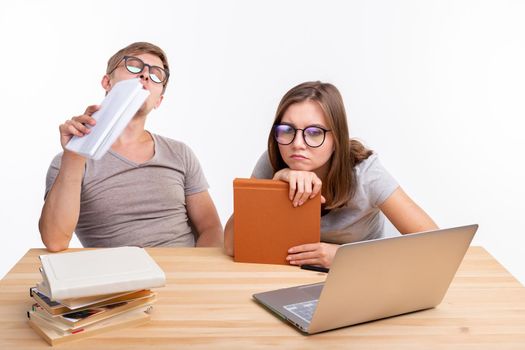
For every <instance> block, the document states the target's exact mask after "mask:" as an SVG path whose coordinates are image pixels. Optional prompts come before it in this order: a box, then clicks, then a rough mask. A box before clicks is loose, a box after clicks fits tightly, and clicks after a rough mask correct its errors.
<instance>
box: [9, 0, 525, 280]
mask: <svg viewBox="0 0 525 350" xmlns="http://www.w3.org/2000/svg"><path fill="white" fill-rule="evenodd" d="M523 18H525V2H523V1H518V0H516V1H502V0H494V1H482V0H472V1H462V0H451V1H438V0H436V1H428V0H412V1H410V0H406V1H390V0H376V1H191V2H190V1H187V2H175V1H133V0H127V1H97V0H95V1H94V0H90V1H84V2H78V1H63V2H62V1H36V0H35V1H27V0H26V1H21V0H17V1H5V2H2V5H1V6H0V39H1V40H0V42H1V45H2V50H1V54H0V67H1V72H2V76H3V81H2V84H0V100H1V104H2V112H1V120H2V126H1V130H2V137H1V138H0V150H1V155H2V157H1V164H2V171H0V194H1V197H0V209H1V210H0V215H1V216H0V219H1V221H0V223H1V226H0V227H1V229H2V234H1V236H0V240H1V242H0V276H2V275H4V274H5V273H7V271H8V270H9V269H10V268H11V267H12V265H13V264H14V263H15V262H16V261H17V260H18V259H19V258H20V256H21V255H22V254H24V253H25V251H26V250H27V249H28V248H31V247H42V246H43V245H42V243H41V241H40V236H39V233H38V228H37V222H38V218H39V215H40V210H41V207H42V204H43V192H44V180H45V174H46V171H47V168H48V165H49V162H50V160H51V159H52V157H53V156H54V155H55V154H56V153H58V152H59V151H60V144H59V135H58V125H59V124H60V123H61V122H62V121H63V120H65V119H68V118H70V117H71V116H73V115H78V114H80V113H81V112H83V111H84V109H85V107H86V106H87V105H89V104H94V103H99V102H100V101H101V99H102V98H103V90H102V88H101V87H100V84H99V82H100V79H101V77H102V74H103V72H104V69H105V65H106V61H107V59H108V58H109V56H111V55H112V54H113V53H114V52H115V51H116V50H118V49H120V48H121V47H123V46H125V45H127V44H129V43H131V42H133V41H144V40H145V41H151V42H153V43H156V44H158V45H160V46H161V47H162V48H164V50H165V51H166V52H167V53H168V56H169V58H170V63H171V66H172V79H171V82H170V85H169V86H168V90H167V92H166V96H165V100H164V103H163V105H162V106H161V108H160V109H159V110H157V111H155V112H154V113H153V114H152V115H151V116H150V119H149V121H148V124H147V127H148V129H149V130H151V131H153V132H156V133H160V134H162V135H165V136H169V137H172V138H175V139H178V140H182V141H184V142H186V143H188V144H189V145H190V146H191V147H192V148H193V150H194V151H195V153H196V154H197V155H198V157H199V159H200V161H201V163H202V166H203V168H204V171H205V173H206V175H207V178H208V181H209V183H210V186H211V189H210V192H211V194H212V196H213V199H214V200H215V203H216V205H217V207H218V210H219V214H220V216H221V219H222V221H223V224H224V223H225V220H226V219H227V217H228V216H229V214H230V213H231V210H232V180H233V178H234V177H247V176H249V175H250V173H251V170H252V167H253V166H254V164H255V161H256V159H257V158H258V157H259V155H260V153H261V152H262V151H263V150H264V149H265V144H266V136H267V132H268V130H269V127H270V124H271V122H272V119H273V114H274V112H275V108H276V107H277V104H278V102H279V99H280V97H281V96H282V95H283V94H284V93H285V92H286V91H287V90H288V89H289V88H291V87H292V86H294V85H296V84H298V83H300V82H303V81H307V80H318V79H320V80H323V81H328V82H332V83H334V84H335V85H336V86H337V87H339V89H340V90H341V93H342V94H343V97H344V99H345V102H346V107H347V111H348V115H349V123H350V128H351V130H350V132H351V134H352V135H353V136H356V137H359V138H360V139H361V140H363V141H364V142H365V143H366V144H367V145H368V146H369V147H371V148H372V149H374V150H376V151H377V152H378V153H379V154H380V156H381V159H382V162H383V164H384V165H385V166H386V167H387V168H388V169H389V170H390V172H391V173H392V174H393V175H394V176H395V177H396V178H397V179H398V181H399V182H400V183H401V184H402V186H403V187H404V188H405V190H406V191H407V192H408V193H409V194H410V195H411V196H412V197H413V198H414V199H415V200H416V201H417V202H418V203H419V204H420V205H421V206H422V207H423V208H424V209H425V210H426V211H427V212H428V213H429V214H430V215H431V216H432V217H433V218H434V219H435V220H436V222H437V223H438V224H439V225H440V226H442V227H447V226H454V225H463V224H470V223H479V224H480V229H479V231H478V234H477V236H476V238H475V241H474V244H476V245H481V246H483V247H485V248H486V249H487V250H488V251H489V252H490V253H491V254H492V255H494V256H495V257H496V258H497V259H498V260H499V261H500V262H501V263H502V264H503V265H504V266H505V267H506V268H508V269H509V270H510V271H511V272H512V273H513V274H514V275H515V276H516V277H517V278H519V279H520V281H521V282H522V283H524V282H525V258H524V255H525V248H524V243H525V238H524V233H525V230H524V229H523V226H524V225H523V223H522V220H521V217H522V216H523V215H524V214H523V209H524V208H523V207H524V206H523V205H522V200H521V199H522V198H523V197H525V189H524V185H523V180H524V178H525V171H524V169H525V167H524V164H523V158H522V156H521V153H522V151H523V150H524V149H525V147H524V146H525V142H524V137H523V136H522V134H523V129H524V126H525V123H524V122H523V117H524V116H525V113H524V112H525V107H524V103H523V102H524V96H525V84H524V81H525V64H524V62H525V39H524V38H525V22H524V21H523ZM72 246H79V243H78V241H77V240H76V239H75V240H74V241H73V243H72Z"/></svg>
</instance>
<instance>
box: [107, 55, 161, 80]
mask: <svg viewBox="0 0 525 350" xmlns="http://www.w3.org/2000/svg"><path fill="white" fill-rule="evenodd" d="M130 58H132V59H134V60H137V61H139V62H140V63H141V64H142V68H141V69H140V71H139V72H132V71H130V70H129V69H128V59H130ZM122 61H124V67H125V68H126V70H127V71H128V72H130V73H131V74H140V73H142V72H143V71H144V67H148V75H149V78H150V79H151V81H152V82H154V83H155V84H162V85H166V83H167V82H168V79H169V78H170V71H169V70H168V69H166V68H162V67H159V66H152V65H150V64H147V63H146V62H144V61H143V60H141V59H140V58H138V57H135V56H124V57H122V59H121V60H120V61H119V63H118V64H117V65H116V66H115V68H113V69H112V70H111V71H110V72H109V73H108V75H109V74H111V73H113V72H114V71H115V70H116V69H117V68H118V67H119V66H120V62H122ZM137 68H138V67H137ZM151 68H156V69H160V70H161V71H163V72H164V74H165V76H166V78H165V79H164V80H162V81H160V82H158V81H155V80H153V78H151Z"/></svg>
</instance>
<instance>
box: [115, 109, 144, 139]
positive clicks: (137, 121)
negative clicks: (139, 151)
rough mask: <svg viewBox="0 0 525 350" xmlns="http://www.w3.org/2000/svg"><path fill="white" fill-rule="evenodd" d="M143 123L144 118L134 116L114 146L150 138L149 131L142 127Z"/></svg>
mask: <svg viewBox="0 0 525 350" xmlns="http://www.w3.org/2000/svg"><path fill="white" fill-rule="evenodd" d="M145 124H146V118H144V117H139V116H135V117H134V118H133V119H131V121H130V122H129V124H128V126H127V127H126V128H125V129H124V131H122V134H120V136H119V138H118V139H117V141H115V146H126V145H131V144H137V143H142V142H144V141H148V140H150V139H151V137H150V135H149V133H148V132H147V131H146V130H145V129H144V128H145Z"/></svg>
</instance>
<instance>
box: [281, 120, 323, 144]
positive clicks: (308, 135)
mask: <svg viewBox="0 0 525 350" xmlns="http://www.w3.org/2000/svg"><path fill="white" fill-rule="evenodd" d="M299 130H301V131H302V132H303V140H304V143H306V144H307V145H308V146H310V147H313V148H316V147H320V146H321V145H322V144H323V142H324V140H325V137H326V133H327V132H329V131H331V130H327V129H323V128H320V127H318V126H308V127H306V128H304V129H296V128H294V127H293V126H291V125H288V124H277V125H274V126H273V137H274V138H275V141H277V143H278V144H280V145H289V144H291V143H292V142H293V140H295V136H296V135H297V131H299Z"/></svg>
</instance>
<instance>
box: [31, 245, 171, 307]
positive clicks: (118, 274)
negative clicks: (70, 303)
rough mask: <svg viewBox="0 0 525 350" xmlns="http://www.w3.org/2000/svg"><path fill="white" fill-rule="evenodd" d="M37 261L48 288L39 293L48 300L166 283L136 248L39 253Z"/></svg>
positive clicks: (160, 272)
mask: <svg viewBox="0 0 525 350" xmlns="http://www.w3.org/2000/svg"><path fill="white" fill-rule="evenodd" d="M40 261H41V263H42V271H43V277H44V282H45V283H44V285H45V286H47V288H48V290H42V292H43V293H44V294H45V295H47V296H48V297H49V298H50V299H51V300H66V299H71V298H80V297H92V296H95V295H100V294H111V293H120V292H125V291H133V290H139V289H149V288H155V287H162V286H164V284H165V283H166V276H165V274H164V272H163V271H162V269H161V268H160V267H159V266H158V265H157V263H156V262H155V261H154V260H153V259H152V258H151V256H149V254H148V253H147V252H146V251H145V250H144V249H143V248H138V247H119V248H102V249H95V250H87V251H79V252H73V253H59V254H48V255H40ZM40 289H41V286H40V285H39V290H40Z"/></svg>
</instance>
